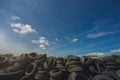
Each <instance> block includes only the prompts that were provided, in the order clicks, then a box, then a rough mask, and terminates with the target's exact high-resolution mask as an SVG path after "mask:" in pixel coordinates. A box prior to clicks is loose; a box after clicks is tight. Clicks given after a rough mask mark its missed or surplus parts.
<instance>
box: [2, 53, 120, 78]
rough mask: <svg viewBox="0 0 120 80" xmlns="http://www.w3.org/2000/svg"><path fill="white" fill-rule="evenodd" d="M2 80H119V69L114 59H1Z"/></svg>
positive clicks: (33, 56) (41, 56)
mask: <svg viewBox="0 0 120 80" xmlns="http://www.w3.org/2000/svg"><path fill="white" fill-rule="evenodd" d="M0 80H120V65H119V64H118V63H116V61H115V60H114V59H113V58H110V57H109V58H105V59H103V60H94V59H91V58H87V57H85V56H83V59H81V58H80V57H78V56H70V57H68V59H65V58H63V57H53V56H51V57H47V55H46V54H37V53H35V52H32V53H29V54H22V55H20V56H12V57H6V56H5V55H0Z"/></svg>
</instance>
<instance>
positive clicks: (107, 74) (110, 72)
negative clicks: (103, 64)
mask: <svg viewBox="0 0 120 80" xmlns="http://www.w3.org/2000/svg"><path fill="white" fill-rule="evenodd" d="M102 74H103V75H106V76H108V77H110V78H112V79H113V80H120V79H119V77H118V76H117V75H116V73H114V72H112V71H106V72H103V73H102Z"/></svg>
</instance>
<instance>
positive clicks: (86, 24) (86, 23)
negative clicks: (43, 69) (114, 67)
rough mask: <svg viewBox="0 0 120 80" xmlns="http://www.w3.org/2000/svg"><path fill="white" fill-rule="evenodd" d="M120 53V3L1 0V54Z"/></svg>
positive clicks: (107, 0) (113, 0) (110, 0)
mask: <svg viewBox="0 0 120 80" xmlns="http://www.w3.org/2000/svg"><path fill="white" fill-rule="evenodd" d="M9 52H10V53H13V54H15V55H18V54H21V53H26V52H37V53H39V54H41V53H46V54H48V55H54V56H66V55H84V54H100V55H101V54H107V55H108V54H114V53H116V54H119V53H120V0H0V53H1V54H3V53H9Z"/></svg>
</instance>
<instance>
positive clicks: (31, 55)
mask: <svg viewBox="0 0 120 80" xmlns="http://www.w3.org/2000/svg"><path fill="white" fill-rule="evenodd" d="M37 57H38V55H37V53H35V52H32V53H30V54H28V58H30V59H32V60H35V59H37Z"/></svg>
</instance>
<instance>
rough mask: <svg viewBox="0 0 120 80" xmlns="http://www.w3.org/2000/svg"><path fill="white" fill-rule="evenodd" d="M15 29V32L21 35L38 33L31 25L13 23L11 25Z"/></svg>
mask: <svg viewBox="0 0 120 80" xmlns="http://www.w3.org/2000/svg"><path fill="white" fill-rule="evenodd" d="M10 26H11V27H12V28H13V31H14V32H16V33H19V34H27V33H36V32H37V31H36V30H35V29H32V26H31V25H29V24H22V23H11V25H10Z"/></svg>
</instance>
